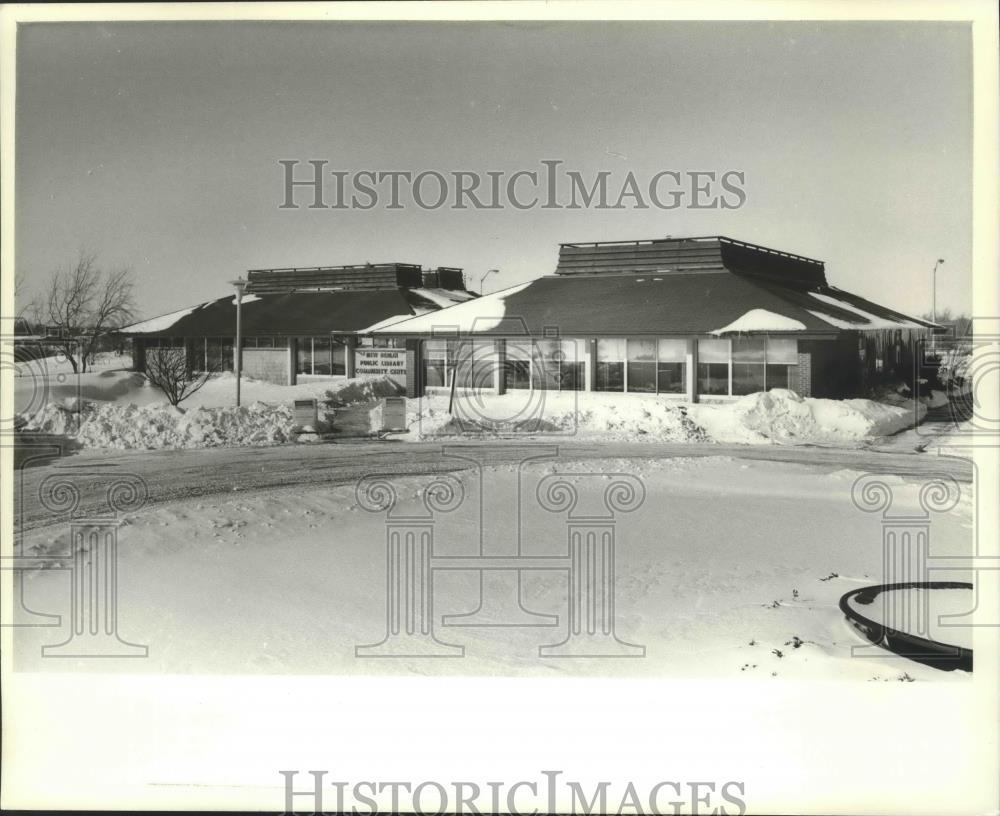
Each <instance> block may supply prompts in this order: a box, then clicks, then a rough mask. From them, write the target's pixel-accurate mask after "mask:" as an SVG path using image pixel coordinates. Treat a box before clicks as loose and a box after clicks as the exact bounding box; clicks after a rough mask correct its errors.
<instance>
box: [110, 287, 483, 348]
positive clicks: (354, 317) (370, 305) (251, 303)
mask: <svg viewBox="0 0 1000 816" xmlns="http://www.w3.org/2000/svg"><path fill="white" fill-rule="evenodd" d="M475 297H476V296H475V295H474V294H473V293H471V292H466V291H464V290H460V289H439V288H433V287H417V288H412V289H406V288H386V289H359V290H338V291H293V292H274V293H262V294H249V295H244V297H243V314H242V321H243V325H242V332H243V334H244V335H245V336H247V337H254V336H271V335H274V336H282V335H284V336H296V335H299V336H306V335H324V334H331V333H338V334H339V333H354V332H366V331H368V330H370V329H372V328H374V327H379V326H386V325H389V324H391V323H394V322H396V321H399V320H405V319H407V318H410V317H413V316H414V315H421V314H426V313H428V312H432V311H436V310H438V309H440V308H442V306H443V305H449V306H450V305H452V304H455V303H461V302H463V301H466V300H469V299H472V298H475ZM121 333H123V334H129V335H143V336H148V337H232V336H234V335H235V334H236V297H235V295H227V296H226V297H222V298H218V299H217V300H210V301H207V302H206V303H201V304H198V305H197V306H192V307H191V308H189V309H181V310H179V311H176V312H170V313H169V314H165V315H161V316H159V317H154V318H151V319H149V320H143V321H140V322H138V323H133V324H132V325H130V326H126V327H125V328H123V329H121Z"/></svg>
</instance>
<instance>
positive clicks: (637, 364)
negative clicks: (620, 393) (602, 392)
mask: <svg viewBox="0 0 1000 816" xmlns="http://www.w3.org/2000/svg"><path fill="white" fill-rule="evenodd" d="M626 351H627V352H628V390H629V391H637V392H640V393H655V392H656V341H655V340H646V339H641V340H640V339H635V338H632V339H630V340H628V341H627V343H626Z"/></svg>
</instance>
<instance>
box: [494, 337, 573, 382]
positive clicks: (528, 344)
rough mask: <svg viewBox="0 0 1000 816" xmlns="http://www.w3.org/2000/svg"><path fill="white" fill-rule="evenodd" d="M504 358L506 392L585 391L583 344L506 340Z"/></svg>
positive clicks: (556, 341) (560, 341) (558, 341)
mask: <svg viewBox="0 0 1000 816" xmlns="http://www.w3.org/2000/svg"><path fill="white" fill-rule="evenodd" d="M506 355H507V362H506V364H505V365H504V371H503V376H504V385H505V387H506V388H507V390H514V389H524V388H537V389H543V390H549V391H560V390H561V391H579V390H582V389H583V387H584V356H585V354H584V341H582V340H559V339H555V338H553V339H545V340H537V341H536V340H527V339H525V340H507V341H506Z"/></svg>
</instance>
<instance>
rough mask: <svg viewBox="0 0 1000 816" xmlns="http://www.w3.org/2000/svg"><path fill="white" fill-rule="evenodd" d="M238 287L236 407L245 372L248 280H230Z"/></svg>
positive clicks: (235, 365) (234, 362) (235, 359)
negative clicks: (244, 326) (244, 350)
mask: <svg viewBox="0 0 1000 816" xmlns="http://www.w3.org/2000/svg"><path fill="white" fill-rule="evenodd" d="M229 282H230V283H231V284H232V285H233V286H234V287H235V288H236V348H235V349H233V367H234V368H235V369H236V407H237V408H239V407H240V377H241V375H242V373H243V292H244V291H245V290H246V287H247V282H246V281H245V280H243V278H242V277H239V278H237V279H236V280H234V281H229Z"/></svg>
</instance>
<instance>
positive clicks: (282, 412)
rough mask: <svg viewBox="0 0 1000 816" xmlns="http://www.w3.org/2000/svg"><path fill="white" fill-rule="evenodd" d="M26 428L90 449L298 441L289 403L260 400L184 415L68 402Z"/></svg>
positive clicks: (159, 408) (165, 409) (165, 408)
mask: <svg viewBox="0 0 1000 816" xmlns="http://www.w3.org/2000/svg"><path fill="white" fill-rule="evenodd" d="M21 430H22V431H24V432H36V433H46V434H55V435H59V436H68V437H72V438H74V439H76V440H77V442H79V443H80V444H81V445H82V446H83V447H87V448H107V449H133V448H144V449H161V448H213V447H221V446H233V445H275V444H278V443H281V442H287V441H288V440H289V439H291V438H292V412H291V409H290V408H289V407H288V406H287V405H265V404H263V403H259V402H258V403H254V404H253V405H249V406H242V407H240V408H236V407H230V408H192V409H190V410H189V411H181V410H179V409H177V408H174V407H172V406H170V405H144V406H141V407H140V406H137V405H117V404H114V403H102V402H91V401H89V400H67V401H66V402H64V403H61V404H60V403H49V404H47V405H46V406H44V407H43V408H42V409H41V410H40V411H39V412H38V413H37V414H35V415H34V416H32V417H30V418H28V419H27V422H26V423H25V424H24V426H23V427H22V428H21Z"/></svg>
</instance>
